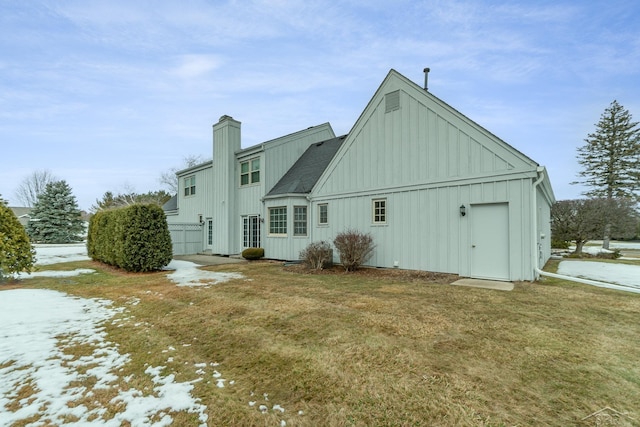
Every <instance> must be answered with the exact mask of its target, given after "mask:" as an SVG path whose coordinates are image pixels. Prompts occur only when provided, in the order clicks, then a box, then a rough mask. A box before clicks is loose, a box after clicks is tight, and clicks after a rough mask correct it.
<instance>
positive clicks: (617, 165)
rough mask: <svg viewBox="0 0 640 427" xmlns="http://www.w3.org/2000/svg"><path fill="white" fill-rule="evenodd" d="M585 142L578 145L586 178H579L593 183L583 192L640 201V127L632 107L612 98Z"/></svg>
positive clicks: (589, 183)
mask: <svg viewBox="0 0 640 427" xmlns="http://www.w3.org/2000/svg"><path fill="white" fill-rule="evenodd" d="M585 142H586V144H585V145H583V146H582V147H580V148H578V163H580V164H581V165H582V166H583V167H584V170H582V171H581V172H579V174H578V175H579V176H580V177H583V178H585V179H584V180H583V181H578V182H576V183H582V184H585V185H586V186H588V187H590V190H588V191H585V192H584V195H585V196H589V197H604V198H607V199H611V198H614V197H616V198H622V199H632V200H634V201H636V202H640V128H639V127H638V122H633V121H632V117H631V114H630V113H629V110H626V109H625V108H624V107H622V105H620V104H618V101H613V102H612V103H611V105H610V106H609V107H608V108H607V109H605V110H604V113H602V116H600V121H599V122H598V123H597V124H596V131H595V132H594V133H591V134H589V135H588V136H587V138H586V139H585Z"/></svg>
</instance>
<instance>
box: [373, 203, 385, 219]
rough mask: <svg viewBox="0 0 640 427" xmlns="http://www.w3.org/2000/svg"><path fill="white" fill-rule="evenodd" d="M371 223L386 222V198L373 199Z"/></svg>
mask: <svg viewBox="0 0 640 427" xmlns="http://www.w3.org/2000/svg"><path fill="white" fill-rule="evenodd" d="M372 208H373V223H374V224H386V223H387V199H373V200H372Z"/></svg>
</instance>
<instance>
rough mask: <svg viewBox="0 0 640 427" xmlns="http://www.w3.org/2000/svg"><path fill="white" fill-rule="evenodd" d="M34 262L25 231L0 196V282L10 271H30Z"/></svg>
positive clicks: (33, 255)
mask: <svg viewBox="0 0 640 427" xmlns="http://www.w3.org/2000/svg"><path fill="white" fill-rule="evenodd" d="M34 262H35V251H34V250H33V248H32V247H31V242H30V241H29V236H28V235H27V232H26V231H25V229H24V227H23V226H22V224H20V221H18V218H17V217H16V216H15V214H14V213H13V211H12V210H11V209H9V208H8V207H7V205H6V202H5V201H4V200H3V199H2V197H0V282H2V280H4V278H6V276H8V275H9V274H11V273H18V272H21V271H26V272H30V271H31V269H32V268H33V264H34Z"/></svg>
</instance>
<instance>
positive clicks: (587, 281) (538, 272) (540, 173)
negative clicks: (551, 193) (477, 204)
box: [531, 166, 640, 293]
mask: <svg viewBox="0 0 640 427" xmlns="http://www.w3.org/2000/svg"><path fill="white" fill-rule="evenodd" d="M536 172H537V173H538V179H537V180H536V181H535V182H534V183H533V196H532V203H531V206H532V212H531V213H532V214H533V215H532V217H531V218H532V221H531V223H532V226H531V230H532V234H531V237H532V238H533V242H532V247H533V251H532V254H531V261H532V262H533V266H534V267H533V271H534V280H537V279H539V278H540V276H548V277H554V278H556V279H563V280H569V281H572V282H578V283H583V284H585V285H592V286H598V287H600V288H608V289H615V290H618V291H627V292H634V293H640V289H639V288H633V287H630V286H624V285H617V284H614V283H607V282H599V281H597V280H590V279H583V278H580V277H573V276H565V275H564V274H557V273H549V272H547V271H543V270H541V269H540V267H539V266H538V230H537V224H538V220H537V219H538V197H537V195H538V194H537V191H536V190H537V188H538V185H540V183H541V182H542V180H543V179H544V168H542V167H540V166H538V168H537V169H536ZM533 219H535V221H533Z"/></svg>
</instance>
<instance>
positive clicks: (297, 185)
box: [266, 135, 347, 197]
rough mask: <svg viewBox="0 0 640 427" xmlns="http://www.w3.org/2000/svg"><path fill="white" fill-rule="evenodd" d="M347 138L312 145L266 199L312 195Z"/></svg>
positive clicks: (340, 137) (342, 137)
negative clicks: (291, 195)
mask: <svg viewBox="0 0 640 427" xmlns="http://www.w3.org/2000/svg"><path fill="white" fill-rule="evenodd" d="M346 137H347V136H346V135H343V136H339V137H336V138H332V139H328V140H326V141H321V142H317V143H315V144H311V145H310V146H309V147H308V148H307V150H306V151H305V152H304V153H303V154H302V156H300V158H299V159H298V160H297V161H296V162H295V163H294V164H293V166H291V168H290V169H289V170H288V171H287V173H286V174H284V176H283V177H282V178H280V181H278V183H277V184H276V185H275V186H274V187H273V188H272V189H271V191H269V193H267V195H266V197H271V196H279V195H284V194H307V193H310V192H311V189H312V188H313V186H314V185H315V184H316V182H318V179H319V178H320V176H321V175H322V173H323V172H324V170H325V169H326V167H327V165H329V162H331V159H333V156H334V155H335V154H336V152H337V151H338V149H339V148H340V146H341V145H342V142H343V141H344V140H345V138H346Z"/></svg>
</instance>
